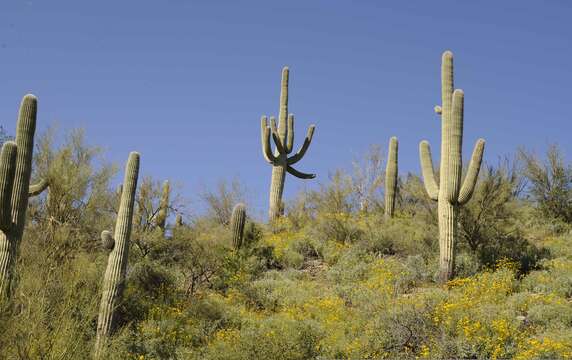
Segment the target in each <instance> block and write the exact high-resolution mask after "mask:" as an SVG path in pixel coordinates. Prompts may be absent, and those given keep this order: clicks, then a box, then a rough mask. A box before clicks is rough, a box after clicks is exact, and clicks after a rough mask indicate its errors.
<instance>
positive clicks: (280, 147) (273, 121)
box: [270, 116, 286, 154]
mask: <svg viewBox="0 0 572 360" xmlns="http://www.w3.org/2000/svg"><path fill="white" fill-rule="evenodd" d="M270 129H271V130H272V138H273V139H274V144H276V151H277V152H278V154H284V153H285V152H286V150H285V149H284V145H283V144H282V140H280V134H279V133H278V129H277V128H276V119H275V118H274V116H272V117H270Z"/></svg>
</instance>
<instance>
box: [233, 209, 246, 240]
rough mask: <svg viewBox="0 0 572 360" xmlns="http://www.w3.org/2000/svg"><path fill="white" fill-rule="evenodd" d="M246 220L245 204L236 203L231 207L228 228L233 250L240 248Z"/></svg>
mask: <svg viewBox="0 0 572 360" xmlns="http://www.w3.org/2000/svg"><path fill="white" fill-rule="evenodd" d="M245 221H246V205H244V204H243V203H238V204H236V205H235V206H234V209H232V216H231V217H230V230H231V231H232V247H233V248H234V251H238V250H240V247H241V246H242V240H243V238H244V223H245Z"/></svg>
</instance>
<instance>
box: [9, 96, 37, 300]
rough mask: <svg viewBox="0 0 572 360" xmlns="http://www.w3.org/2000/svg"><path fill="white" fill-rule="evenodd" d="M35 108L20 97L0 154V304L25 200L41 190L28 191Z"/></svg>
mask: <svg viewBox="0 0 572 360" xmlns="http://www.w3.org/2000/svg"><path fill="white" fill-rule="evenodd" d="M37 108H38V103H37V99H36V97H35V96H33V95H26V96H24V98H23V99H22V103H21V105H20V112H19V115H18V122H17V125H16V141H7V142H5V143H4V144H3V146H2V150H1V152H0V302H3V301H4V300H5V299H7V298H8V297H9V295H10V290H11V289H10V287H11V282H12V277H13V272H14V264H15V263H16V256H17V254H18V248H19V247H20V241H21V239H22V235H23V233H24V225H25V223H26V209H27V207H28V199H29V197H30V196H31V195H32V196H33V195H34V194H36V193H39V192H38V191H39V190H40V188H41V187H42V186H43V185H42V186H39V187H37V188H36V187H32V188H31V189H30V176H31V174H32V153H33V150H34V133H35V132H36V114H37ZM44 189H45V188H44ZM41 190H42V191H43V189H41ZM40 192H41V191H40ZM30 193H32V194H30Z"/></svg>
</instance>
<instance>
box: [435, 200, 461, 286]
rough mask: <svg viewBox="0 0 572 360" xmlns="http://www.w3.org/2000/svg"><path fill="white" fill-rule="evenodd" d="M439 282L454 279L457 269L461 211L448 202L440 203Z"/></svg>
mask: <svg viewBox="0 0 572 360" xmlns="http://www.w3.org/2000/svg"><path fill="white" fill-rule="evenodd" d="M437 211H438V216H439V281H440V282H446V281H448V280H449V279H451V278H452V277H453V275H454V274H453V270H454V268H455V256H454V254H455V239H456V238H457V224H458V222H457V221H458V214H459V209H458V207H457V206H455V205H451V204H450V203H449V202H447V201H442V202H439V206H438V209H437Z"/></svg>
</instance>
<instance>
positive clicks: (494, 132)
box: [0, 0, 572, 213]
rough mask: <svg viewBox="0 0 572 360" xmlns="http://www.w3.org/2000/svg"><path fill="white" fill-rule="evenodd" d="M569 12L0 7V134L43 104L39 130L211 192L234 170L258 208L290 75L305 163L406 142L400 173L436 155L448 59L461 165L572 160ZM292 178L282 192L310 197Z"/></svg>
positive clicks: (449, 6)
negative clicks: (24, 100) (29, 96)
mask: <svg viewBox="0 0 572 360" xmlns="http://www.w3.org/2000/svg"><path fill="white" fill-rule="evenodd" d="M571 19H572V3H571V2H569V1H564V0H560V1H558V0H554V1H523V0H520V1H470V2H469V1H359V2H358V1H352V2H350V1H325V0H319V1H318V0H311V1H309V0H305V1H297V0H296V1H280V2H278V1H236V0H235V1H183V0H169V1H133V0H128V1H127V0H126V1H124V0H122V1H107V0H106V1H58V0H49V1H47V0H44V1H40V0H30V1H27V0H17V1H16V0H3V1H2V3H1V5H0V123H1V124H3V125H4V126H5V127H6V128H7V130H8V131H9V132H13V129H14V123H15V121H14V120H15V115H16V112H17V105H18V103H19V100H20V97H21V96H22V95H23V94H25V93H27V92H32V93H34V94H36V95H37V96H38V97H39V101H40V103H39V106H40V107H39V129H40V130H42V129H45V128H46V127H47V126H48V125H49V124H53V123H56V122H57V123H58V124H59V126H60V127H59V128H60V130H63V129H69V128H74V127H84V128H85V129H86V133H87V138H88V141H89V142H90V143H92V144H97V145H102V146H104V147H105V148H106V150H107V157H108V158H109V159H110V160H111V161H114V162H116V163H118V164H121V165H123V163H124V161H125V160H126V158H127V154H128V152H129V151H131V150H138V151H140V152H141V155H142V171H143V173H144V174H151V175H153V176H155V177H156V178H159V179H162V178H168V179H171V180H173V181H176V182H177V181H178V182H181V183H183V184H184V188H183V193H184V195H186V196H189V197H191V199H192V200H193V199H194V200H196V192H197V191H198V190H199V189H200V188H201V186H202V185H207V186H208V185H212V184H214V183H216V182H217V181H218V180H219V179H223V178H227V179H230V178H232V177H235V176H238V177H239V178H240V179H241V180H242V181H243V182H244V183H245V184H246V186H247V187H248V188H249V189H250V193H251V195H252V199H251V200H252V201H253V202H254V205H255V206H256V208H257V211H258V212H260V213H261V212H262V210H263V209H265V206H266V202H267V194H268V187H269V181H270V166H269V165H268V164H266V163H265V162H264V160H263V158H262V154H261V151H260V139H259V136H260V135H259V118H260V115H262V114H276V113H277V111H278V95H279V81H280V70H281V68H282V66H284V65H288V66H290V69H291V76H290V110H291V112H293V113H294V114H296V116H297V124H296V134H297V144H299V143H300V141H301V139H302V138H303V134H304V133H305V131H306V128H307V126H308V125H309V124H310V123H311V122H313V123H315V124H316V125H317V129H316V134H315V136H314V142H313V144H312V146H311V147H310V150H309V151H308V153H307V155H306V157H305V158H304V159H303V160H302V161H301V162H300V163H299V165H298V168H299V170H301V171H304V172H315V173H317V175H318V178H317V179H316V180H310V181H306V184H307V186H308V187H313V186H316V184H317V183H318V182H319V181H327V175H328V172H329V171H331V170H333V169H335V168H339V167H348V166H349V165H350V163H351V160H352V158H353V157H355V156H356V155H358V154H362V153H363V152H364V151H365V150H366V149H367V148H368V146H369V145H370V144H374V143H378V144H382V145H383V147H384V148H385V147H386V145H387V141H388V138H389V137H390V136H393V135H395V136H398V137H399V141H400V154H399V156H400V167H401V172H402V173H403V172H406V171H414V172H417V173H418V172H419V163H418V162H419V160H418V143H419V141H420V140H421V139H424V138H426V139H428V140H430V142H431V144H432V146H433V149H434V152H435V153H434V156H435V158H436V161H437V160H438V158H437V156H438V149H439V141H440V140H439V136H440V124H439V120H438V119H439V118H438V117H437V116H436V115H435V114H434V113H433V106H434V105H436V104H437V103H438V102H439V94H440V81H439V72H440V57H441V53H442V52H443V50H446V49H451V50H452V51H453V52H454V54H455V65H456V79H455V80H456V87H458V88H462V89H463V90H465V94H466V100H465V101H466V102H465V138H464V139H465V158H466V159H468V158H469V156H470V151H471V149H472V146H473V143H474V141H475V140H476V139H477V138H478V137H483V138H485V139H486V140H487V147H486V151H485V156H486V159H487V160H488V161H491V162H494V161H496V159H497V157H498V156H502V155H505V154H508V153H511V152H514V150H515V149H516V148H517V146H519V145H526V146H528V147H530V148H532V149H536V150H537V151H539V152H541V151H544V150H545V149H546V145H547V144H548V143H551V142H557V143H559V144H560V145H561V146H562V148H563V150H564V151H565V153H566V154H568V155H570V154H572V142H571V141H570V137H571V136H572V135H571V133H572V125H571V122H572V45H571V44H572V43H571V41H572V40H571V39H572V24H571V21H572V20H571ZM303 184H304V182H303V181H302V180H298V179H294V178H292V177H289V178H288V179H287V184H286V187H287V192H286V194H287V196H291V195H292V194H293V193H294V192H295V191H296V190H297V189H299V188H300V187H301V186H304V185H303Z"/></svg>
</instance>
